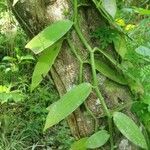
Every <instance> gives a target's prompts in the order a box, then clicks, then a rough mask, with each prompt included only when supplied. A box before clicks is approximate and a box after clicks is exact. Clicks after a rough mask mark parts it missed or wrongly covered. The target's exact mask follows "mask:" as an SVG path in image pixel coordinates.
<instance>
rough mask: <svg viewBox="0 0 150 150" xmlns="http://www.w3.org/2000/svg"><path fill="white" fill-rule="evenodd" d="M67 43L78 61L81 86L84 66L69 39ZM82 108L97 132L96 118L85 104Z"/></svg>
mask: <svg viewBox="0 0 150 150" xmlns="http://www.w3.org/2000/svg"><path fill="white" fill-rule="evenodd" d="M67 42H68V45H69V47H70V48H71V51H72V52H73V53H74V55H75V56H76V58H77V59H78V61H79V84H81V83H82V82H83V65H84V63H85V62H84V61H83V60H82V58H81V57H80V55H79V54H78V53H77V51H76V49H75V47H74V45H73V44H72V42H71V40H70V39H69V37H68V38H67ZM84 106H85V108H86V110H87V112H88V113H89V114H90V115H91V116H92V117H93V119H94V122H95V131H97V129H98V122H97V118H96V117H95V115H94V114H93V112H92V111H91V110H90V109H89V107H88V105H87V104H86V102H84Z"/></svg>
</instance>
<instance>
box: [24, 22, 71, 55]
mask: <svg viewBox="0 0 150 150" xmlns="http://www.w3.org/2000/svg"><path fill="white" fill-rule="evenodd" d="M72 25H73V22H72V21H70V20H61V21H57V22H55V23H53V24H52V25H50V26H48V27H47V28H45V29H44V30H43V31H41V32H40V33H39V34H38V35H37V36H35V37H34V38H33V39H32V40H31V41H30V42H29V43H28V44H27V45H26V46H25V47H26V48H29V49H31V50H32V51H33V52H34V53H35V54H38V53H40V52H42V51H43V50H45V49H47V48H48V47H50V46H52V45H53V44H54V43H56V42H57V41H58V40H59V39H60V38H62V37H63V36H64V35H65V34H66V33H67V32H68V31H69V30H70V28H71V27H72Z"/></svg>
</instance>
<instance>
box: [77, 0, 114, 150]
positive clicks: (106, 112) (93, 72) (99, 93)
mask: <svg viewBox="0 0 150 150" xmlns="http://www.w3.org/2000/svg"><path fill="white" fill-rule="evenodd" d="M74 28H75V31H76V33H77V34H78V36H79V38H80V40H81V42H82V43H83V45H84V46H85V47H86V48H87V50H88V51H89V53H90V62H91V67H92V76H93V87H94V90H95V92H96V95H97V97H98V99H99V101H100V103H101V105H102V107H103V111H104V112H105V114H106V116H107V117H108V126H109V132H110V145H111V150H113V149H114V144H113V132H112V117H111V113H110V112H109V109H108V108H107V105H106V103H105V100H104V98H103V96H102V94H101V92H100V90H99V88H98V81H97V75H96V68H95V59H94V52H95V50H93V49H92V47H91V46H90V45H89V44H88V42H87V40H86V38H85V37H84V35H83V34H82V31H81V30H80V28H79V26H78V2H77V0H74Z"/></svg>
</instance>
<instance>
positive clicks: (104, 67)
mask: <svg viewBox="0 0 150 150" xmlns="http://www.w3.org/2000/svg"><path fill="white" fill-rule="evenodd" d="M95 66H96V69H97V70H98V71H99V72H101V73H102V74H103V75H104V76H106V77H108V78H109V79H111V80H113V81H115V82H117V83H120V84H122V85H127V81H126V79H125V78H124V76H123V75H122V74H120V73H118V71H117V70H116V69H114V68H111V67H110V66H109V65H108V64H106V63H104V62H102V61H101V60H98V59H95Z"/></svg>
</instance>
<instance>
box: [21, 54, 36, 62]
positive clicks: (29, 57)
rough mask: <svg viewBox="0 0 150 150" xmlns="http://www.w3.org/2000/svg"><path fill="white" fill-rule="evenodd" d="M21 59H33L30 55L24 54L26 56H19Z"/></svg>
mask: <svg viewBox="0 0 150 150" xmlns="http://www.w3.org/2000/svg"><path fill="white" fill-rule="evenodd" d="M20 60H21V61H26V60H35V59H34V57H33V56H32V55H26V56H21V57H20Z"/></svg>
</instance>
